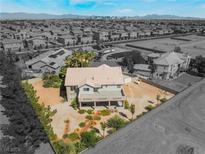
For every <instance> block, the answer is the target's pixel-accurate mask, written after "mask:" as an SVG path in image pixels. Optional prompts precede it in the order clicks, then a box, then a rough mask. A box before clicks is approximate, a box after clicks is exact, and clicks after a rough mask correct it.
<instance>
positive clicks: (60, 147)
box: [53, 140, 76, 154]
mask: <svg viewBox="0 0 205 154" xmlns="http://www.w3.org/2000/svg"><path fill="white" fill-rule="evenodd" d="M53 147H54V149H55V152H56V154H68V153H69V154H71V153H72V154H74V153H76V149H75V146H74V145H73V144H67V143H65V142H64V141H63V140H59V141H55V142H53Z"/></svg>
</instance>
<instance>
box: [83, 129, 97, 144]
mask: <svg viewBox="0 0 205 154" xmlns="http://www.w3.org/2000/svg"><path fill="white" fill-rule="evenodd" d="M100 139H101V138H100V137H99V136H97V134H96V132H95V131H90V132H83V133H82V134H81V142H82V143H84V144H85V145H86V146H87V147H89V146H94V145H95V144H96V143H97V142H98V141H99V140H100Z"/></svg>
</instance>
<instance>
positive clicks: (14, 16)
mask: <svg viewBox="0 0 205 154" xmlns="http://www.w3.org/2000/svg"><path fill="white" fill-rule="evenodd" d="M87 17H88V16H81V15H73V14H63V15H53V14H46V13H24V12H18V13H5V12H2V13H0V20H23V19H31V20H35V19H64V18H66V19H69V18H72V19H78V18H87Z"/></svg>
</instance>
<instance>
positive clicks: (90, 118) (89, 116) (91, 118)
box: [85, 115, 93, 120]
mask: <svg viewBox="0 0 205 154" xmlns="http://www.w3.org/2000/svg"><path fill="white" fill-rule="evenodd" d="M85 118H86V119H88V120H93V117H92V116H91V115H87V116H86V117H85Z"/></svg>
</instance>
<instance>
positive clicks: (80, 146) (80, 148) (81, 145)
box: [74, 142, 86, 153]
mask: <svg viewBox="0 0 205 154" xmlns="http://www.w3.org/2000/svg"><path fill="white" fill-rule="evenodd" d="M74 145H75V149H76V152H77V153H80V152H81V151H83V150H85V149H86V145H85V144H84V143H82V142H76V143H75V144H74Z"/></svg>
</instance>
